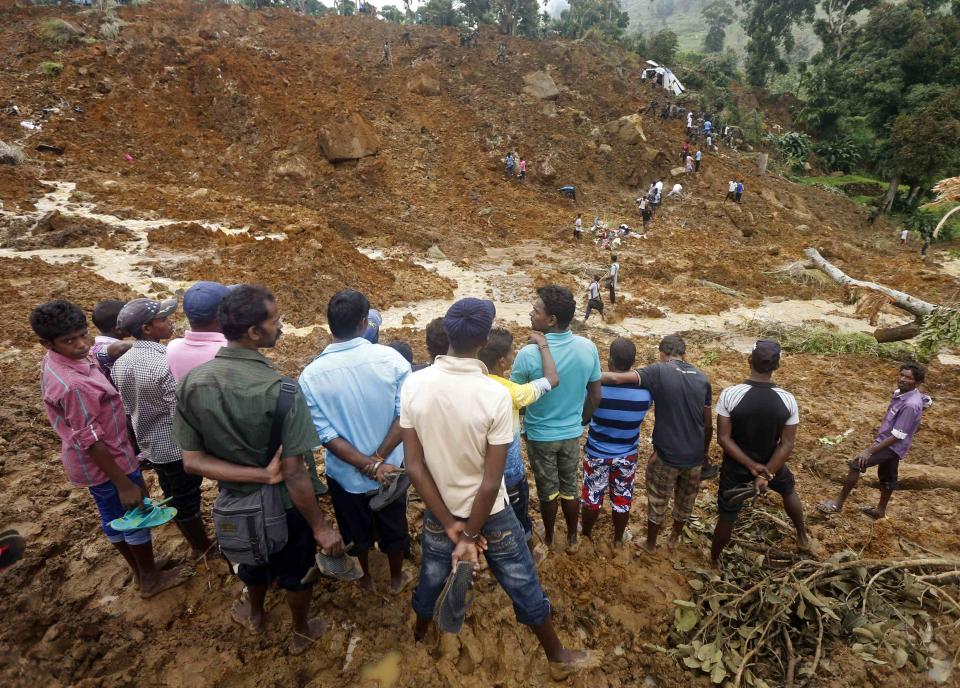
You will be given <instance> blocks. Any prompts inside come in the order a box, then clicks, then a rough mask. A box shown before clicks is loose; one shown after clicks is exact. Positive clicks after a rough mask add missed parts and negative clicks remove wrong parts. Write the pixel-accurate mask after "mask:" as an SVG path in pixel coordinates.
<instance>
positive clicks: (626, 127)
mask: <svg viewBox="0 0 960 688" xmlns="http://www.w3.org/2000/svg"><path fill="white" fill-rule="evenodd" d="M603 128H604V130H605V131H606V132H607V133H608V134H611V135H613V136H616V137H617V138H618V139H620V141H622V142H623V143H625V144H627V145H628V146H635V145H636V144H638V143H640V142H641V141H646V140H647V137H646V135H645V134H644V133H643V123H642V119H641V117H640V115H637V114H633V115H624V116H623V117H621V118H620V119H615V120H613V121H612V122H608V123H607V124H606V125H604V127H603Z"/></svg>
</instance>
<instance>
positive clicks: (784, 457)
mask: <svg viewBox="0 0 960 688" xmlns="http://www.w3.org/2000/svg"><path fill="white" fill-rule="evenodd" d="M747 363H749V365H750V377H749V378H748V379H747V381H746V382H743V383H741V384H739V385H733V386H732V387H727V388H726V389H724V390H723V391H722V392H720V398H719V399H718V400H717V443H718V444H719V445H720V446H721V447H722V448H723V465H722V467H721V469H720V485H719V487H718V489H717V512H718V519H717V527H716V528H715V529H714V531H713V545H712V547H711V548H710V559H711V560H712V562H713V564H714V566H716V565H717V563H718V561H719V559H720V553H721V552H722V551H723V548H724V547H726V546H727V544H728V543H729V542H730V537H731V536H732V535H733V526H734V524H735V523H736V521H737V514H738V513H739V512H740V509H741V508H743V502H744V501H746V500H745V499H744V498H743V495H741V499H739V500H737V499H731V498H730V491H731V490H736V489H737V488H738V487H742V486H750V485H751V483H752V487H753V494H758V495H759V494H763V493H764V492H765V491H766V490H767V488H768V487H769V488H770V489H771V490H773V491H774V492H776V493H777V494H779V495H780V496H781V497H782V498H783V507H784V509H785V510H786V512H787V515H788V516H789V517H790V520H791V521H793V525H794V527H795V528H796V529H797V541H798V542H799V543H800V546H801V547H804V548H809V547H810V539H809V537H808V536H807V530H806V527H805V526H804V523H803V504H801V502H800V497H799V496H797V492H796V489H795V488H796V480H795V479H794V477H793V473H792V472H791V471H790V467H789V466H787V461H788V460H789V458H790V454H791V453H793V447H794V443H795V441H796V438H797V428H798V426H799V424H800V410H799V408H798V407H797V400H796V399H795V398H794V396H793V395H792V394H790V392H788V391H787V390H785V389H782V388H780V387H778V386H777V385H776V383H774V382H773V371H775V370H776V369H777V368H779V367H780V345H779V344H777V343H776V342H774V341H772V340H769V339H761V340H760V341H758V342H757V343H756V344H755V345H754V347H753V351H752V352H751V354H750V355H749V356H748V357H747Z"/></svg>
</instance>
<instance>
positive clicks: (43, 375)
mask: <svg viewBox="0 0 960 688" xmlns="http://www.w3.org/2000/svg"><path fill="white" fill-rule="evenodd" d="M40 392H41V394H42V396H43V405H44V407H45V409H46V411H47V418H49V419H50V425H52V426H53V429H54V430H55V431H56V433H57V435H58V436H59V437H60V445H61V450H60V461H61V462H62V463H63V469H64V471H66V473H67V479H68V480H69V481H70V482H71V483H73V484H74V485H79V486H81V487H90V486H93V485H101V484H103V483H106V482H109V481H110V478H108V477H107V474H106V473H104V472H103V471H102V470H100V468H99V467H98V466H97V465H96V464H95V463H94V462H93V459H91V458H90V455H89V453H88V450H89V449H90V447H91V446H93V445H94V444H95V443H96V442H98V441H100V442H103V444H104V445H105V446H106V448H107V451H108V452H109V453H110V456H112V457H113V460H114V461H115V462H116V464H117V465H118V466H119V467H120V469H121V470H122V471H123V472H124V474H125V475H129V474H130V473H133V472H134V471H135V470H136V469H137V458H136V456H135V455H134V453H133V447H132V446H131V445H130V440H129V438H128V436H127V422H126V417H125V416H124V414H123V402H122V401H121V400H120V394H119V392H117V390H116V389H114V387H113V385H112V384H110V381H109V380H108V379H107V378H106V377H105V376H104V375H103V373H101V372H100V369H99V368H98V367H97V364H96V363H95V362H94V360H93V358H92V357H90V356H87V357H86V358H83V359H81V360H75V359H72V358H67V357H66V356H62V355H60V354H58V353H56V352H54V351H50V352H48V353H47V355H46V356H44V357H43V363H42V366H41V371H40Z"/></svg>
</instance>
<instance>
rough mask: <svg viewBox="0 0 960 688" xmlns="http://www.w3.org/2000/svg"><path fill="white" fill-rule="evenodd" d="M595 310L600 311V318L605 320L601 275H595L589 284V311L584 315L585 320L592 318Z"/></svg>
mask: <svg viewBox="0 0 960 688" xmlns="http://www.w3.org/2000/svg"><path fill="white" fill-rule="evenodd" d="M593 311H597V312H599V313H600V320H601V321H602V320H603V299H601V298H600V275H594V276H593V281H592V282H591V283H590V284H588V285H587V312H586V313H584V315H583V322H584V323H586V322H587V320H589V319H590V314H591V313H592V312H593Z"/></svg>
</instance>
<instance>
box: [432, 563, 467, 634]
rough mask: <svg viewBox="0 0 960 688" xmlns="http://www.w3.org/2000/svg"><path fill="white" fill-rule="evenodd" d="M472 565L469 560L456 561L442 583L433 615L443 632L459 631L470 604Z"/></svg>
mask: <svg viewBox="0 0 960 688" xmlns="http://www.w3.org/2000/svg"><path fill="white" fill-rule="evenodd" d="M473 573H474V565H473V563H472V562H469V561H461V562H458V563H457V568H456V569H454V570H453V571H451V572H450V575H449V576H448V577H447V582H446V583H444V585H443V589H442V590H441V591H440V595H439V596H438V597H437V604H436V606H435V607H434V611H433V616H434V618H435V619H436V620H437V627H438V628H439V629H440V630H441V631H443V632H444V633H459V632H460V629H461V628H463V620H464V618H465V617H466V615H467V607H469V606H470V595H469V592H470V589H471V588H473Z"/></svg>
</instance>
